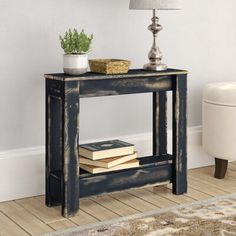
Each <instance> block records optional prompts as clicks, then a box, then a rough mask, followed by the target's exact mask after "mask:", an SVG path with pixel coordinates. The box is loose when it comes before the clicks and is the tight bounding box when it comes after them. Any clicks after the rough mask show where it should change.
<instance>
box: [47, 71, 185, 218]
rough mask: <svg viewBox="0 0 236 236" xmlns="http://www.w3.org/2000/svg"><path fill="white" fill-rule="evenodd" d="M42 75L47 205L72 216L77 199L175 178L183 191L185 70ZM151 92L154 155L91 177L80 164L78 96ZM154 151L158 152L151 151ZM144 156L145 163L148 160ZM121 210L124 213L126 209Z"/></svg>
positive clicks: (176, 190) (177, 191)
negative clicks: (169, 112) (169, 113)
mask: <svg viewBox="0 0 236 236" xmlns="http://www.w3.org/2000/svg"><path fill="white" fill-rule="evenodd" d="M45 78H46V204H47V206H49V207H52V206H57V205H61V212H62V215H63V216H64V217H72V216H75V215H76V213H77V212H78V209H79V198H81V197H87V196H92V195H98V194H104V193H109V192H113V191H121V190H125V189H130V188H139V187H144V186H150V185H153V184H158V183H161V182H164V181H173V186H174V188H173V193H174V194H183V193H185V192H186V191H187V180H186V163H187V162H186V158H187V156H186V155H187V153H186V89H187V87H186V78H187V71H183V70H175V69H168V70H166V71H161V72H156V71H144V70H130V71H129V73H128V74H122V75H101V74H95V73H87V74H85V75H81V76H67V75H65V74H50V75H45ZM166 91H173V94H174V96H173V104H174V109H173V111H174V112H173V113H174V117H173V156H172V155H168V154H167V132H166V119H167V117H166ZM148 92H150V93H153V153H154V155H153V156H152V157H148V158H145V160H144V159H143V160H141V159H140V167H138V168H132V169H129V170H120V171H114V172H109V173H103V174H97V175H91V174H90V175H89V174H88V173H87V172H85V171H81V170H80V168H79V163H78V156H79V153H78V146H79V112H80V99H81V98H86V97H97V96H110V95H122V94H134V93H148ZM155 154H158V155H155ZM147 160H148V161H149V162H148V163H147ZM121 214H125V213H124V212H123V213H121Z"/></svg>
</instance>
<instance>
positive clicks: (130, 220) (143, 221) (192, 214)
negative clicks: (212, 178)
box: [50, 193, 236, 236]
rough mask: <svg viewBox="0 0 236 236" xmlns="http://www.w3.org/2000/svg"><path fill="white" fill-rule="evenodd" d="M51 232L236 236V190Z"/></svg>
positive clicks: (65, 234) (90, 235) (89, 235)
mask: <svg viewBox="0 0 236 236" xmlns="http://www.w3.org/2000/svg"><path fill="white" fill-rule="evenodd" d="M50 235H53V236H54V235H60V236H113V235H114V236H128V235H132V236H136V235H137V236H159V235H161V236H165V235H166V236H167V235H168V236H172V235H173V236H200V235H201V236H218V235H220V236H233V235H234V236H236V193H235V194H230V195H226V196H222V197H217V198H211V199H208V200H204V201H197V202H194V203H191V204H185V205H180V206H177V207H172V208H168V209H161V210H160V209H159V210H154V211H152V212H148V213H144V214H137V215H133V216H129V217H123V218H119V219H117V220H113V221H107V222H101V223H97V224H92V225H86V226H81V227H78V228H74V229H69V230H65V231H64V232H58V233H54V234H50Z"/></svg>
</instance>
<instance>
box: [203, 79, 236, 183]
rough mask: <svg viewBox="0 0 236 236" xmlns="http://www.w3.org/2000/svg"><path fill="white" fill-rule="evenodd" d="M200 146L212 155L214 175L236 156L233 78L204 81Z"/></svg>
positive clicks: (220, 174) (235, 88)
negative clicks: (205, 82) (214, 165)
mask: <svg viewBox="0 0 236 236" xmlns="http://www.w3.org/2000/svg"><path fill="white" fill-rule="evenodd" d="M202 112H203V113H202V119H203V120H202V123H203V148H204V150H205V151H206V152H207V153H208V154H210V155H211V156H213V157H215V163H216V167H215V177H216V178H219V179H222V178H224V176H225V173H226V171H227V167H228V161H229V160H236V82H221V83H211V84H207V85H206V86H205V88H204V92H203V102H202Z"/></svg>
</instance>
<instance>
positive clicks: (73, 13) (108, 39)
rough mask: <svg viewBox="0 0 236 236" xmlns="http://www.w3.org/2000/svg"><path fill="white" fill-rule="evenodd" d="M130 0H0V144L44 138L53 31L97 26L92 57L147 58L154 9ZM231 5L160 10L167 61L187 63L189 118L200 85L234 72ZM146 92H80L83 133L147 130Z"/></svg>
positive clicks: (197, 109)
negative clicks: (136, 7)
mask: <svg viewBox="0 0 236 236" xmlns="http://www.w3.org/2000/svg"><path fill="white" fill-rule="evenodd" d="M128 2H129V1H128V0H67V1H65V0H56V1H55V0H38V1H32V0H21V1H16V0H0V80H1V85H0V111H1V113H0V151H4V150H11V149H16V148H26V147H37V146H42V145H44V79H43V74H44V73H48V72H58V71H62V70H61V68H62V66H61V59H62V53H63V52H62V50H61V49H60V45H59V41H58V35H59V34H62V33H63V32H64V31H65V30H67V29H68V28H69V27H76V28H78V29H82V28H84V29H85V30H86V32H88V33H90V32H91V33H94V36H95V39H94V44H93V49H92V51H91V53H90V58H105V57H113V58H127V59H130V60H132V62H133V64H132V66H133V67H140V66H142V65H143V64H144V63H146V61H147V59H146V55H147V52H148V50H149V48H150V46H151V33H150V32H148V31H147V30H146V27H147V25H148V24H149V23H150V17H151V12H150V11H130V10H128ZM235 8H236V1H235V0H227V1H225V2H224V4H222V1H220V0H214V1H211V0H198V1H196V0H185V1H184V7H183V10H182V11H165V12H164V11H163V12H160V18H161V24H162V25H163V26H164V30H163V31H162V32H161V33H160V45H161V49H162V51H163V54H164V61H165V62H166V63H168V65H169V66H171V67H176V68H183V69H187V70H189V71H190V75H189V109H188V112H189V122H188V125H189V126H196V125H200V124H201V103H200V101H201V90H202V87H203V85H204V84H205V83H207V82H210V81H216V80H230V79H232V80H234V79H236V71H235V70H234V69H233V68H234V67H235V55H236V44H235V42H236V15H235ZM150 100H151V97H150V95H134V96H121V97H110V98H91V99H87V100H83V101H82V109H81V111H82V115H81V138H82V139H83V140H89V139H96V138H101V137H109V136H121V135H128V134H137V133H147V132H149V131H151V117H150V114H151V104H150ZM86 127H91V128H90V129H86Z"/></svg>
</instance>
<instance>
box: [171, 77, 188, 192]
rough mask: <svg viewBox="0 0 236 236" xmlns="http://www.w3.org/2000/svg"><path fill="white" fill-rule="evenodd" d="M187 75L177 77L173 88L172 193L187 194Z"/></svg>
mask: <svg viewBox="0 0 236 236" xmlns="http://www.w3.org/2000/svg"><path fill="white" fill-rule="evenodd" d="M186 104H187V75H177V76H176V80H175V82H174V87H173V104H172V106H173V171H172V173H173V179H172V181H173V193H174V194H177V195H179V194H183V193H186V192H187V150H186V149H187V144H186V142H187V135H186V134H187V131H186V130H187V128H186V126H187V124H186V123H187V109H186Z"/></svg>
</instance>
